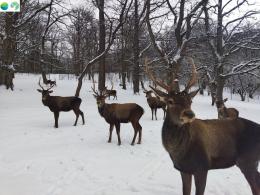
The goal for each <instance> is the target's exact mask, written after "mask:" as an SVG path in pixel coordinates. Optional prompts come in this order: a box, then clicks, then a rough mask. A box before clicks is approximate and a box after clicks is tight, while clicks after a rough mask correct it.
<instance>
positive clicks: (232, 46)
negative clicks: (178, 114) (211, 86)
mask: <svg viewBox="0 0 260 195" xmlns="http://www.w3.org/2000/svg"><path fill="white" fill-rule="evenodd" d="M232 3H235V4H232ZM247 5H249V4H248V1H247V0H238V1H237V0H229V1H227V2H223V1H222V0H218V1H217V4H216V5H208V6H207V5H204V13H205V28H206V33H207V37H208V42H209V44H210V47H211V50H212V54H213V56H214V59H215V63H214V67H213V70H212V82H215V83H216V85H217V88H216V99H217V100H223V88H224V86H225V82H226V80H227V79H228V78H230V77H231V76H234V75H239V74H251V75H253V76H256V73H255V72H254V71H255V70H256V69H258V68H259V67H260V63H259V62H260V56H258V57H253V58H252V56H251V57H249V58H246V57H245V56H243V58H240V57H239V55H240V54H241V53H240V52H242V51H243V50H244V51H245V50H249V51H253V50H259V49H260V46H259V44H258V41H259V38H260V33H259V30H255V31H252V29H253V28H252V27H253V25H251V30H250V33H245V31H244V30H243V29H242V28H241V27H242V26H243V25H244V21H246V20H247V19H248V18H250V17H252V16H254V15H255V14H257V13H259V12H257V11H254V10H252V8H251V10H249V11H246V12H245V13H241V14H240V15H239V16H237V17H232V18H231V17H230V15H235V14H234V13H236V12H237V11H238V10H239V9H240V7H242V6H247ZM215 9H216V11H215ZM209 11H210V13H211V14H210V16H211V17H210V16H209ZM215 12H216V17H217V20H216V25H214V19H213V18H212V16H214V13H215ZM210 21H213V22H212V23H210ZM211 27H214V29H212V28H211ZM248 32H249V31H248ZM244 35H245V36H244ZM240 56H241V55H240Z"/></svg>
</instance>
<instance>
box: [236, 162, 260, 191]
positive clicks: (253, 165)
mask: <svg viewBox="0 0 260 195" xmlns="http://www.w3.org/2000/svg"><path fill="white" fill-rule="evenodd" d="M237 166H238V167H239V169H240V170H241V172H242V173H243V174H244V176H245V178H246V180H247V182H248V184H249V185H250V188H251V191H252V194H253V195H260V174H259V172H258V170H257V167H258V161H253V162H250V161H249V160H248V159H243V160H240V161H239V162H238V163H237Z"/></svg>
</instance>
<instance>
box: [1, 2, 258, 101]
mask: <svg viewBox="0 0 260 195" xmlns="http://www.w3.org/2000/svg"><path fill="white" fill-rule="evenodd" d="M243 10H244V11H243ZM257 17H258V18H259V10H256V6H254V5H253V4H251V2H250V1H247V0H238V1H237V0H229V1H223V0H217V1H214V2H211V1H208V0H195V1H188V0H180V1H170V0H145V1H140V0H110V1H104V0H91V1H90V0H89V1H85V2H84V3H82V5H80V6H70V5H68V3H67V4H66V2H64V1H62V0H48V1H44V2H39V1H35V0H21V12H19V13H3V14H1V15H0V22H1V24H3V25H1V27H0V65H1V66H0V85H1V84H4V85H6V86H10V85H11V86H12V85H13V84H12V79H13V77H14V76H12V75H13V67H15V69H16V72H30V73H67V74H75V75H76V76H77V77H78V79H79V85H78V87H77V90H76V93H77V94H78V95H79V93H80V89H81V85H82V79H83V77H84V76H85V75H87V74H88V76H89V79H91V77H92V76H93V74H94V73H98V74H99V79H98V88H99V90H103V89H104V88H105V85H106V84H105V81H106V79H105V77H106V74H105V73H109V72H115V73H119V76H120V85H121V86H122V88H123V89H126V87H127V85H126V83H127V82H132V84H133V92H134V93H139V91H140V90H141V89H140V83H141V81H142V80H144V79H146V78H145V77H146V75H145V74H144V66H143V64H144V59H145V58H148V59H149V67H150V68H151V69H152V70H153V72H154V74H156V75H160V78H162V80H165V81H167V82H169V83H171V81H172V80H173V79H179V80H180V83H185V81H186V80H187V79H188V78H189V75H190V73H189V71H188V68H186V67H188V63H189V58H193V59H194V62H195V64H196V67H197V70H198V72H199V75H200V77H199V78H200V79H199V85H200V88H201V93H203V89H205V88H206V87H207V88H209V91H210V94H211V95H212V98H216V99H220V100H223V89H224V87H228V88H229V89H230V91H231V93H238V94H239V95H240V96H241V100H245V97H246V95H249V97H251V98H253V96H254V94H255V93H256V92H257V90H258V88H259V87H260V84H259V80H258V79H259V67H260V52H259V49H260V44H259V43H260V30H259V24H258V23H257V22H258V21H257ZM8 67H11V68H8ZM11 74H12V75H11ZM10 83H11V84H10ZM8 88H10V87H8ZM12 88H13V87H11V89H12Z"/></svg>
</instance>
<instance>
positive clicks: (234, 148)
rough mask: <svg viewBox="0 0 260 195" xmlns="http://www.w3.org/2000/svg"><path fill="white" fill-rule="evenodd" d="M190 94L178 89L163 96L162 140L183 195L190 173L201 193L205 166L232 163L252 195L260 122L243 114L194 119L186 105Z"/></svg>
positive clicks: (259, 180) (259, 178) (259, 190)
mask: <svg viewBox="0 0 260 195" xmlns="http://www.w3.org/2000/svg"><path fill="white" fill-rule="evenodd" d="M193 96H194V94H193V95H191V94H188V93H187V92H180V93H177V94H172V95H167V96H166V97H164V98H165V100H166V101H167V108H168V109H167V113H166V119H165V121H164V124H163V128H162V140H163V145H164V147H165V149H166V150H167V152H168V153H169V155H170V157H171V159H172V161H173V164H174V167H175V168H176V169H178V170H179V171H180V172H181V175H182V180H183V195H190V189H191V177H192V175H193V176H194V178H195V185H196V195H203V194H204V190H205V186H206V180H207V179H206V178H207V172H208V170H211V169H221V168H228V167H231V166H233V165H237V166H238V167H239V168H240V170H241V171H242V173H243V174H244V175H245V177H246V179H247V181H248V183H249V185H250V187H251V190H252V193H253V195H259V194H260V175H259V173H258V171H257V165H258V161H259V159H260V125H259V124H257V123H254V122H252V121H250V120H247V119H243V118H235V119H223V120H217V119H216V120H200V119H195V114H194V113H193V111H192V110H191V108H190V106H191V98H192V97H193ZM183 118H189V119H190V120H189V122H186V120H183Z"/></svg>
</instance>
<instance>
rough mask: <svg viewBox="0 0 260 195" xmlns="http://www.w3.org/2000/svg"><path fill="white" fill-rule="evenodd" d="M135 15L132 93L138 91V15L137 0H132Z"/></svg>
mask: <svg viewBox="0 0 260 195" xmlns="http://www.w3.org/2000/svg"><path fill="white" fill-rule="evenodd" d="M134 7H135V15H134V20H135V21H134V41H133V50H134V71H133V85H134V94H136V93H139V72H140V67H139V53H140V51H139V50H140V48H139V15H138V0H135V2H134Z"/></svg>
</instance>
